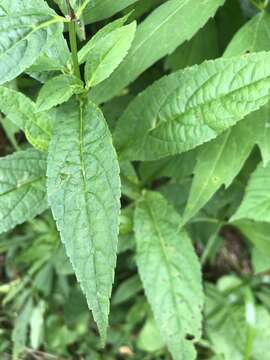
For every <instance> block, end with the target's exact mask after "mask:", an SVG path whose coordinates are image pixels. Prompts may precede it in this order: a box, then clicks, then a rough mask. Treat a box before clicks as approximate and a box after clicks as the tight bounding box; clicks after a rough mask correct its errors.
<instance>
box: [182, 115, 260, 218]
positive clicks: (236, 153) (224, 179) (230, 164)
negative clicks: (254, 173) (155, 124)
mask: <svg viewBox="0 0 270 360" xmlns="http://www.w3.org/2000/svg"><path fill="white" fill-rule="evenodd" d="M253 120H254V119H253V117H252V115H251V116H250V117H249V119H246V120H243V121H240V122H239V123H238V124H237V125H236V126H235V127H233V128H231V129H230V130H228V131H226V133H225V134H222V135H220V136H219V137H217V138H216V139H215V140H213V141H211V142H210V143H209V144H205V145H204V146H203V147H202V149H201V151H200V152H198V157H197V162H196V165H195V168H194V178H193V181H192V186H191V190H190V194H189V198H188V202H187V205H186V208H185V211H184V215H183V223H182V224H185V223H187V222H188V221H189V220H190V219H191V218H192V217H193V216H194V215H195V214H196V213H197V212H198V211H199V210H200V209H201V208H202V207H203V206H204V205H205V204H206V203H207V202H208V201H209V200H210V199H211V197H212V196H213V195H214V194H215V192H216V191H217V190H218V189H219V188H220V187H221V185H223V184H224V185H225V186H226V188H227V187H229V185H230V184H231V183H232V181H233V179H234V178H235V176H236V175H237V174H238V173H239V171H240V170H241V168H242V166H243V164H244V162H245V161H246V159H247V157H248V156H249V154H250V152H251V150H252V148H253V146H254V134H255V136H256V130H257V128H256V127H254V126H253V124H254V121H253Z"/></svg>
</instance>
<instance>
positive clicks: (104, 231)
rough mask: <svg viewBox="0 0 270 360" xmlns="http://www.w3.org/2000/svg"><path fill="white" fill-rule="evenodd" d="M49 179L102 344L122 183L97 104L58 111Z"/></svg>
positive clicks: (61, 226) (52, 199)
mask: <svg viewBox="0 0 270 360" xmlns="http://www.w3.org/2000/svg"><path fill="white" fill-rule="evenodd" d="M47 175H48V195H49V203H50V205H51V208H52V212H53V216H54V218H55V220H56V223H57V227H58V229H59V231H60V235H61V239H62V242H63V244H64V245H65V248H66V252H67V254H68V256H69V258H70V261H71V263H72V266H73V268H74V271H75V274H76V276H77V279H78V281H79V282H80V284H81V287H82V290H83V292H84V294H85V296H86V299H87V302H88V306H89V308H90V309H91V310H92V311H93V316H94V319H95V321H96V323H97V325H98V328H99V331H100V334H101V336H102V339H103V340H104V339H105V337H106V328H107V325H108V314H109V298H110V295H111V288H112V283H113V279H114V268H115V262H116V250H117V235H118V217H119V208H120V202H119V199H120V180H119V167H118V162H117V156H116V152H115V150H114V148H113V145H112V139H111V135H110V133H109V130H108V128H107V125H106V122H105V120H104V117H103V115H102V113H101V111H100V110H99V109H98V108H97V107H96V106H95V105H94V104H93V103H91V102H87V103H86V104H81V105H80V106H79V104H77V103H75V102H71V103H67V104H66V105H64V106H63V107H62V108H60V109H59V111H58V116H57V121H56V122H55V128H54V130H53V136H52V141H51V144H50V148H49V156H48V172H47Z"/></svg>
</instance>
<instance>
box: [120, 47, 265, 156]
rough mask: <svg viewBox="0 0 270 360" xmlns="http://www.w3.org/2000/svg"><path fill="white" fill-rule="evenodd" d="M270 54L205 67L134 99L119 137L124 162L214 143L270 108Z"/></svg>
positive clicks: (157, 85)
mask: <svg viewBox="0 0 270 360" xmlns="http://www.w3.org/2000/svg"><path fill="white" fill-rule="evenodd" d="M268 61H270V52H260V53H255V54H250V55H245V56H239V57H234V58H230V59H218V60H214V61H207V62H205V63H203V64H201V65H199V66H196V65H195V66H193V67H191V68H187V69H185V70H180V71H178V72H176V73H174V74H172V75H169V76H165V77H163V78H162V79H161V80H159V81H157V82H156V83H154V84H153V85H152V86H150V87H149V88H148V89H146V90H145V91H144V92H142V93H141V94H140V95H139V96H137V97H136V98H135V100H133V101H132V102H131V104H130V105H129V106H128V108H127V110H126V111H125V112H124V114H123V116H122V117H121V118H120V120H119V122H118V126H117V128H116V131H115V140H116V146H117V148H118V149H119V152H120V156H122V158H125V159H129V160H156V159H158V158H162V157H165V156H168V155H174V154H177V153H181V152H184V151H188V150H190V149H192V148H195V147H196V146H198V145H200V144H202V143H204V142H206V141H209V140H211V139H214V138H215V137H217V136H218V135H219V134H220V133H221V132H223V131H224V130H226V129H227V128H229V127H231V126H233V125H234V124H235V123H236V122H237V121H239V120H241V119H243V118H244V117H245V116H246V115H248V114H249V113H251V112H252V111H254V110H257V109H259V108H260V107H261V106H263V105H264V104H266V103H267V101H268V99H269V89H270V67H269V66H268Z"/></svg>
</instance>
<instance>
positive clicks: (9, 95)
mask: <svg viewBox="0 0 270 360" xmlns="http://www.w3.org/2000/svg"><path fill="white" fill-rule="evenodd" d="M0 111H1V112H2V113H4V114H5V115H6V116H7V117H8V118H9V119H10V120H11V121H12V122H13V123H14V124H15V125H17V126H18V127H19V128H20V129H21V130H23V131H24V132H25V135H26V137H27V139H28V141H29V142H30V143H31V144H32V145H33V146H34V147H36V148H37V149H39V150H47V148H48V145H49V141H50V137H51V117H50V116H48V115H47V114H45V113H39V114H36V111H37V108H36V104H35V103H34V102H33V101H31V100H30V99H29V98H28V97H27V96H25V95H23V94H22V93H20V92H18V91H15V90H12V89H9V88H7V87H4V86H0Z"/></svg>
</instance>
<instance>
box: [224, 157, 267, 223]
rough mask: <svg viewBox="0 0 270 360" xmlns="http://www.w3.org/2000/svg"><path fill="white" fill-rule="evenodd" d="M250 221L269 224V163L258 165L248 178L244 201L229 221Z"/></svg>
mask: <svg viewBox="0 0 270 360" xmlns="http://www.w3.org/2000/svg"><path fill="white" fill-rule="evenodd" d="M239 219H250V220H255V221H266V222H270V163H268V165H267V166H266V167H263V165H262V164H259V166H258V167H257V169H256V170H255V171H254V172H253V174H252V175H251V176H250V179H249V182H248V185H247V188H246V191H245V196H244V199H243V200H242V203H241V204H240V206H239V208H238V209H237V211H236V213H235V214H234V215H233V216H232V218H231V221H235V220H239Z"/></svg>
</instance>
